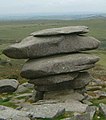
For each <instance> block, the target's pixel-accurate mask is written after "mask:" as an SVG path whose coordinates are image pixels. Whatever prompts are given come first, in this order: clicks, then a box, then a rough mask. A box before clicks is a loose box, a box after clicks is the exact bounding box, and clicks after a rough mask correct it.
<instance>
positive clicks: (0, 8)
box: [0, 0, 106, 15]
mask: <svg viewBox="0 0 106 120" xmlns="http://www.w3.org/2000/svg"><path fill="white" fill-rule="evenodd" d="M79 12H81V13H86V12H89V13H92V12H99V13H106V0H0V15H2V14H8V15H9V14H26V13H28V14H29V13H34V14H48V13H50V14H51V13H57V14H58V13H79Z"/></svg>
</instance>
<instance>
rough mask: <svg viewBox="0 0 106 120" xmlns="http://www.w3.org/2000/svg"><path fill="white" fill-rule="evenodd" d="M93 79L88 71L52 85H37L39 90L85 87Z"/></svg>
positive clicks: (36, 87)
mask: <svg viewBox="0 0 106 120" xmlns="http://www.w3.org/2000/svg"><path fill="white" fill-rule="evenodd" d="M92 80H93V77H92V76H91V75H90V74H89V73H88V72H80V73H79V75H78V77H77V78H75V79H74V80H71V81H65V82H61V83H57V84H52V85H43V86H42V85H39V86H35V89H36V90H37V91H58V90H66V89H80V88H84V87H85V86H86V85H88V84H89V82H91V81H92Z"/></svg>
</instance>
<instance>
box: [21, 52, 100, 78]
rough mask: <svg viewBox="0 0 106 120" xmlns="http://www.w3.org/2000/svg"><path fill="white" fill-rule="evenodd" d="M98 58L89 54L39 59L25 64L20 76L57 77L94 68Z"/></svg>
mask: <svg viewBox="0 0 106 120" xmlns="http://www.w3.org/2000/svg"><path fill="white" fill-rule="evenodd" d="M98 60H99V57H97V56H94V55H90V54H81V53H78V54H68V55H58V56H52V57H46V58H40V59H32V60H29V61H27V62H26V63H25V65H24V66H23V68H22V71H21V76H22V77H24V78H29V79H34V78H39V77H44V76H49V75H57V74H62V73H69V72H75V71H81V70H86V69H90V68H92V67H94V64H95V63H96V62H97V61H98Z"/></svg>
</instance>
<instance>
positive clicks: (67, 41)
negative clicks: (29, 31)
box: [3, 35, 100, 59]
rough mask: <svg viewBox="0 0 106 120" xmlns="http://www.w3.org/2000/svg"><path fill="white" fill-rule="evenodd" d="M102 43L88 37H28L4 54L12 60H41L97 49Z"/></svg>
mask: <svg viewBox="0 0 106 120" xmlns="http://www.w3.org/2000/svg"><path fill="white" fill-rule="evenodd" d="M99 44H100V42H99V41H98V40H97V39H95V38H93V37H87V36H78V35H66V36H51V37H33V36H30V37H27V38H25V39H24V40H22V42H20V43H16V44H13V45H10V46H9V47H8V48H6V49H5V50H4V51H3V53H4V54H5V55H6V56H8V57H11V58H16V59H25V58H26V59H27V58H39V57H43V56H50V55H56V54H64V53H73V52H79V51H86V50H92V49H96V48H97V47H98V46H99Z"/></svg>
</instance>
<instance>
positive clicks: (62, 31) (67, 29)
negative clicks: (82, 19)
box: [31, 26, 89, 37]
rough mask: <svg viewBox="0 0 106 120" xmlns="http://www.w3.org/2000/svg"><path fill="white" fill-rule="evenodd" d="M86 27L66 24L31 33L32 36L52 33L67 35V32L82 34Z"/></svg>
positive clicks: (86, 30) (86, 29)
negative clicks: (65, 25) (66, 25)
mask: <svg viewBox="0 0 106 120" xmlns="http://www.w3.org/2000/svg"><path fill="white" fill-rule="evenodd" d="M88 31H89V30H88V27H86V26H68V27H61V28H51V29H44V30H40V31H38V32H33V33H31V35H33V36H37V37H38V36H53V35H68V34H83V33H87V32H88Z"/></svg>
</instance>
